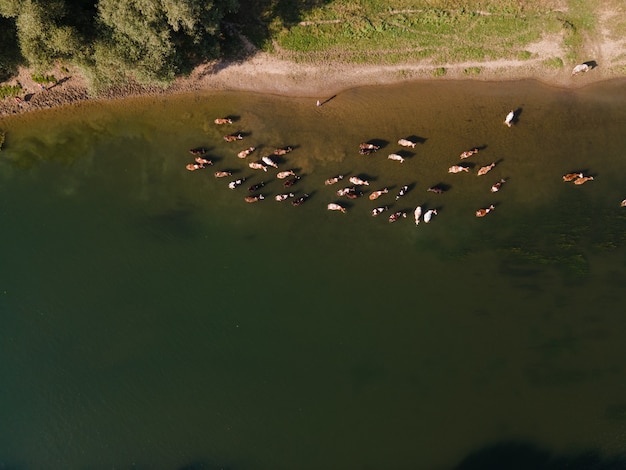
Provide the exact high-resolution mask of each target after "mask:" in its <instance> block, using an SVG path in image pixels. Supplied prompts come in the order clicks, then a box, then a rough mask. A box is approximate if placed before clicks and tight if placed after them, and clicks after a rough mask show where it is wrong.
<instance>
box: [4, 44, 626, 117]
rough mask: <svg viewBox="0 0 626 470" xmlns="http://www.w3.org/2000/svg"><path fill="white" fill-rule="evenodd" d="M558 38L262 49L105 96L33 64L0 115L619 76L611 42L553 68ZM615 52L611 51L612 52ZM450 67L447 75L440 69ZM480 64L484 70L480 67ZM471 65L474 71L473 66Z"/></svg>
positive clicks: (575, 83)
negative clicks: (490, 55) (473, 58)
mask: <svg viewBox="0 0 626 470" xmlns="http://www.w3.org/2000/svg"><path fill="white" fill-rule="evenodd" d="M557 44H558V41H543V42H542V43H538V44H536V45H534V48H535V50H534V52H536V55H537V57H536V58H535V59H533V60H524V61H522V60H495V61H484V62H471V63H469V62H468V63H455V64H443V65H442V64H437V65H432V64H429V63H414V64H400V65H355V64H341V63H320V64H315V65H309V64H298V63H293V62H290V61H287V60H283V59H280V58H278V57H276V56H275V55H271V54H267V53H264V52H257V53H255V54H253V55H251V56H250V57H249V58H248V59H246V60H244V61H240V62H213V63H210V64H204V65H201V66H199V67H197V68H196V69H195V70H194V71H193V73H192V74H191V75H190V76H188V77H184V78H178V79H177V80H176V81H175V82H174V83H173V84H172V85H171V86H170V87H169V88H167V89H160V88H144V87H141V86H139V85H128V86H125V87H121V88H117V89H113V90H110V91H109V92H108V93H107V94H106V95H105V96H100V97H98V98H94V97H92V96H91V95H90V94H89V92H88V89H87V86H86V82H85V80H84V78H83V77H82V76H81V75H80V73H78V71H73V72H72V71H70V73H63V72H62V71H61V70H60V69H58V70H53V71H51V73H52V74H54V75H55V76H56V77H57V78H58V79H59V83H58V84H56V85H54V86H51V87H48V88H46V89H42V88H41V87H40V86H39V85H38V84H36V83H34V82H33V81H32V79H31V78H30V70H28V69H21V70H20V73H19V75H18V76H17V77H15V78H14V79H13V80H11V81H10V82H7V83H9V84H14V83H17V82H19V83H20V84H21V85H22V87H23V88H24V90H25V94H24V95H23V97H22V100H21V101H20V102H18V101H17V100H14V99H5V100H2V101H0V116H2V115H11V114H15V113H22V112H28V111H34V110H38V109H46V108H51V107H55V106H61V105H64V104H71V103H76V102H80V101H84V100H90V99H118V98H124V97H128V96H139V95H169V94H174V93H184V92H190V91H194V90H246V91H257V92H261V93H271V94H280V95H291V96H310V97H311V98H316V99H317V98H319V99H324V98H325V97H328V96H331V95H333V94H335V93H338V92H340V91H342V90H345V89H348V88H353V87H356V86H363V85H382V84H391V83H398V82H402V81H407V80H484V81H501V80H520V79H536V80H539V81H541V82H544V83H546V84H549V85H553V86H557V87H566V88H569V87H582V86H586V85H588V84H591V83H594V82H598V81H602V80H608V79H612V78H617V77H620V76H622V75H620V74H619V73H618V72H617V71H616V70H618V69H617V68H616V67H614V66H612V67H608V66H606V65H605V64H604V63H603V62H602V61H599V60H597V59H599V58H601V57H603V58H605V59H609V57H606V56H607V52H611V51H610V50H609V49H608V48H606V47H605V48H604V49H605V50H604V51H601V52H603V53H600V52H599V53H598V54H596V55H595V57H596V58H597V59H596V58H594V57H589V60H590V61H592V60H593V61H594V62H596V63H597V66H596V67H594V68H593V69H592V70H590V71H589V72H587V73H584V74H579V75H575V76H572V74H571V70H572V68H571V66H564V67H560V68H554V67H549V66H546V65H545V63H544V62H543V61H544V60H545V58H547V57H558V54H559V52H560V51H559V50H558V46H557ZM609 55H612V54H609ZM442 67H443V68H445V75H443V76H435V75H436V73H435V71H436V70H437V69H440V68H442ZM478 70H479V71H478ZM468 71H469V72H468Z"/></svg>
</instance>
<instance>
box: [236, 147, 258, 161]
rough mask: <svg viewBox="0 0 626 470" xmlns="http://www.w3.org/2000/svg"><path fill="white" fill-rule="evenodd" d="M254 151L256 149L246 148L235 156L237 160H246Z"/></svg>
mask: <svg viewBox="0 0 626 470" xmlns="http://www.w3.org/2000/svg"><path fill="white" fill-rule="evenodd" d="M255 150H256V147H248V148H247V149H245V150H242V151H241V152H239V153H238V154H237V156H238V157H239V158H246V157H247V156H248V155H250V154H251V153H252V152H254V151H255Z"/></svg>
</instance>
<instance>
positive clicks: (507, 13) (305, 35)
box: [270, 0, 563, 64]
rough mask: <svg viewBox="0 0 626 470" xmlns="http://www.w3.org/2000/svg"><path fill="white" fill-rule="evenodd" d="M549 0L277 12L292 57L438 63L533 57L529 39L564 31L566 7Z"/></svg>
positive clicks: (350, 0) (347, 5) (277, 36)
mask: <svg viewBox="0 0 626 470" xmlns="http://www.w3.org/2000/svg"><path fill="white" fill-rule="evenodd" d="M544 4H545V2H543V1H541V0H528V1H526V2H524V5H520V4H519V3H518V2H513V1H507V0H504V1H502V2H500V1H495V0H493V1H489V0H488V1H485V2H481V4H480V5H479V6H477V5H476V4H475V3H473V2H461V3H459V2H452V1H449V0H417V1H414V2H411V1H409V0H391V1H390V2H385V3H383V2H378V1H374V0H346V1H344V2H334V3H329V4H326V5H324V6H323V7H320V8H313V9H311V10H309V11H301V16H300V17H299V20H300V21H298V22H296V23H291V24H290V23H288V22H286V21H281V19H279V18H276V17H274V18H273V19H272V24H271V28H270V29H271V30H272V31H273V34H274V40H275V44H276V45H277V46H278V49H277V50H278V51H280V52H281V53H282V54H284V55H286V56H287V57H286V58H288V59H291V60H296V57H298V56H300V61H303V62H315V61H316V60H318V58H319V57H325V56H326V54H328V53H330V54H331V55H335V56H341V57H343V60H344V61H348V62H361V61H362V60H363V58H364V57H365V59H366V62H370V63H390V62H393V61H394V60H396V59H392V58H390V57H388V54H389V53H390V52H391V51H393V52H392V53H393V54H395V55H396V57H402V58H403V59H402V60H411V58H413V59H414V60H421V59H430V60H432V61H433V62H434V63H435V64H437V63H439V64H444V63H447V62H463V61H469V60H472V61H477V60H479V61H482V60H493V59H499V58H510V59H514V58H522V59H526V58H530V57H531V56H532V54H531V53H530V52H529V51H528V50H527V48H526V46H527V45H528V44H530V43H532V42H535V41H538V40H540V39H541V37H542V35H543V34H544V32H546V31H552V32H559V31H562V28H563V26H562V21H560V19H559V17H558V13H557V12H555V11H551V10H549V9H547V8H546V7H545V6H544Z"/></svg>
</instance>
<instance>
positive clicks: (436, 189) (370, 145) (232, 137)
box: [186, 111, 626, 225]
mask: <svg viewBox="0 0 626 470" xmlns="http://www.w3.org/2000/svg"><path fill="white" fill-rule="evenodd" d="M515 118H516V116H515V112H514V111H511V112H510V113H508V114H507V116H506V118H505V120H504V124H505V125H507V126H508V127H511V126H512V124H513V123H514V122H515ZM214 122H215V124H217V125H223V124H232V122H233V121H232V119H231V118H218V119H215V121H214ZM242 139H243V135H242V134H241V133H237V134H229V135H225V136H224V141H225V142H235V141H239V140H242ZM416 144H417V142H414V141H413V140H411V139H410V138H401V139H399V140H398V145H400V146H401V147H409V148H415V146H416ZM380 148H381V146H380V145H377V144H376V143H375V141H371V142H363V143H361V144H360V145H359V153H360V154H361V155H371V154H373V153H375V152H377V151H379V150H380ZM256 150H257V148H256V147H248V148H246V149H244V150H241V151H240V152H239V153H238V154H237V157H239V158H241V159H245V158H247V157H248V156H249V155H251V154H252V153H254V152H255V151H256ZM292 150H293V148H292V147H282V148H276V149H275V150H274V151H273V152H272V154H270V155H266V156H263V157H261V158H260V159H259V160H258V161H251V162H249V163H248V166H249V167H250V168H251V169H253V170H260V171H263V172H267V171H268V169H269V168H274V169H278V168H279V161H280V160H279V159H280V158H282V156H284V155H286V154H288V153H289V152H291V151H292ZM189 152H190V153H191V154H192V155H193V156H194V157H195V159H194V162H193V163H189V164H188V165H187V166H186V168H187V170H189V171H195V170H199V169H203V168H206V167H207V166H211V165H213V162H212V161H211V160H210V159H209V158H207V152H208V149H207V148H205V147H197V148H193V149H191V150H189ZM478 152H479V149H478V148H473V149H470V150H466V151H464V152H462V153H461V154H460V159H461V160H465V159H467V158H469V157H471V156H472V155H474V154H476V153H478ZM388 159H389V160H393V161H398V162H400V163H402V162H404V157H403V156H402V155H400V154H399V153H392V154H390V155H388ZM495 166H496V162H492V163H490V164H489V165H486V166H482V167H480V168H479V169H478V171H477V173H476V174H477V175H478V176H483V175H486V174H487V173H489V172H490V171H491V170H492V169H493V168H495ZM470 168H471V166H469V165H466V164H464V163H460V164H457V165H453V166H451V167H450V168H448V172H449V173H462V172H465V173H469V171H470ZM232 174H233V173H232V172H231V171H229V170H220V171H216V172H215V177H216V178H224V177H228V176H232ZM276 178H278V179H280V180H284V181H283V187H284V188H285V190H286V192H283V193H280V194H277V195H275V196H274V199H275V200H276V201H279V202H282V201H286V200H288V199H291V203H292V204H293V205H294V206H300V205H301V204H303V203H304V202H305V201H306V200H307V199H308V198H309V197H310V196H309V194H307V193H304V194H302V195H299V196H296V194H295V193H293V192H291V191H290V188H291V186H293V185H295V184H296V183H297V182H298V181H299V180H300V179H301V176H299V175H297V174H296V173H295V172H294V171H293V170H283V171H279V172H277V173H276ZM343 178H344V175H336V176H334V177H332V178H328V179H327V180H325V184H326V185H333V184H336V183H338V182H339V181H341V180H342V179H343ZM592 180H593V177H592V176H585V175H584V174H583V173H568V174H566V175H564V176H563V181H567V182H573V183H574V184H576V185H580V184H584V183H586V182H587V181H592ZM245 181H246V178H245V177H242V178H238V179H235V180H233V181H230V182H229V183H228V187H229V188H230V189H236V188H238V187H239V186H241V185H243V183H244V182H245ZM349 181H350V183H351V185H350V186H347V187H344V188H341V189H339V190H338V191H337V196H338V197H345V198H347V199H356V198H359V197H362V196H363V195H364V194H365V187H367V186H369V185H370V183H369V181H366V180H363V179H361V178H359V177H358V176H352V177H350V178H349ZM505 182H506V179H504V178H502V179H500V180H499V181H497V182H495V183H494V184H493V185H492V186H491V188H490V191H491V192H493V193H495V192H497V191H499V190H500V188H501V187H502V185H503V184H504V183H505ZM264 186H265V182H264V181H262V182H260V183H257V184H254V185H252V186H250V187H249V188H248V190H249V192H250V193H252V194H250V195H248V196H246V197H244V200H245V201H246V202H248V203H254V202H258V201H261V200H264V199H265V195H264V194H263V193H260V192H259V191H260V190H261V189H262V188H263V187H264ZM427 190H428V191H430V192H433V193H437V194H440V193H443V192H445V191H446V190H447V186H445V185H436V186H432V187H430V188H428V189H427ZM408 191H409V186H408V185H405V186H402V188H401V189H400V191H399V192H398V193H397V194H396V200H398V199H399V198H401V197H402V196H404V195H405V194H406V193H407V192H408ZM388 192H389V188H387V187H384V188H381V189H378V190H375V191H372V192H371V193H370V194H369V199H370V200H372V201H373V200H376V199H378V198H379V197H381V196H382V195H384V194H387V193H388ZM621 204H622V206H626V199H625V200H624V201H622V203H621ZM327 208H328V210H331V211H339V212H342V213H346V212H347V207H346V205H345V204H342V203H340V202H331V203H329V204H328V205H327ZM388 209H389V206H387V205H383V206H379V207H376V208H374V209H372V211H371V214H372V216H378V215H380V214H382V213H383V212H385V211H387V210H388ZM494 209H495V206H494V205H493V204H491V205H489V206H488V207H484V208H480V209H478V210H476V212H475V215H476V217H484V216H486V215H487V214H489V213H490V212H491V211H493V210H494ZM407 213H408V211H406V210H401V211H395V212H393V213H392V214H391V215H390V216H389V218H388V220H389V222H395V221H397V220H398V219H400V218H401V217H407ZM435 215H437V209H429V210H426V211H423V208H422V207H421V206H417V207H416V208H415V210H413V218H414V220H415V224H416V225H419V223H420V221H421V220H423V221H424V222H425V223H429V222H430V221H431V220H432V218H433V217H434V216H435Z"/></svg>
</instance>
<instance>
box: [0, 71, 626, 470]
mask: <svg viewBox="0 0 626 470" xmlns="http://www.w3.org/2000/svg"><path fill="white" fill-rule="evenodd" d="M320 98H321V99H326V98H329V97H320ZM511 109H515V110H516V111H517V115H518V120H517V122H516V124H515V125H514V126H513V127H511V128H507V127H506V126H504V125H503V119H504V116H505V115H506V114H507V113H508V112H509V111H510V110H511ZM222 116H232V117H233V118H234V120H235V122H234V123H233V124H231V125H228V126H225V127H220V126H216V125H215V124H214V123H213V119H214V118H215V117H222ZM0 127H1V128H2V129H4V130H5V131H6V132H7V139H6V142H5V148H4V150H3V151H2V152H1V153H0V221H1V222H0V226H1V229H0V264H1V266H2V268H1V269H0V322H1V323H0V324H1V328H0V376H1V377H2V381H1V385H0V416H2V424H0V468H4V469H20V470H22V469H24V470H30V469H57V468H58V469H110V468H115V469H128V468H133V469H183V468H184V469H201V468H202V469H217V468H227V469H231V470H237V469H250V470H255V469H269V468H272V469H311V470H313V469H320V468H346V469H374V468H390V469H400V468H422V469H441V470H443V469H470V468H471V469H474V468H476V469H478V468H481V469H491V468H493V469H495V468H513V466H512V462H517V463H519V462H522V463H527V464H528V465H526V467H519V468H548V467H547V466H545V465H548V464H549V465H553V464H555V462H556V466H554V467H550V468H559V465H560V464H563V466H564V465H565V464H567V465H570V467H568V468H587V467H586V466H585V465H586V463H589V462H591V463H593V464H596V465H603V464H607V465H609V464H614V463H616V464H618V465H620V464H624V461H622V460H620V457H619V456H620V455H622V454H623V453H624V452H626V369H625V366H626V341H624V340H623V334H624V331H625V330H626V314H625V313H624V311H625V310H624V305H625V304H626V289H624V288H623V285H624V282H625V281H626V271H625V264H626V252H625V242H626V208H622V207H620V201H621V200H622V199H624V198H625V197H626V184H625V183H626V176H625V175H626V158H625V157H626V132H624V131H625V129H626V82H624V81H612V82H606V83H603V84H599V85H594V86H592V87H587V88H584V89H580V90H561V89H552V88H549V87H546V86H543V85H540V84H538V83H535V82H509V83H498V84H494V83H470V82H468V83H452V82H448V83H422V82H416V83H410V84H403V85H395V86H387V87H363V88H357V89H353V90H348V91H345V92H342V93H340V94H338V95H337V96H335V97H333V98H332V99H330V100H329V101H327V102H326V103H324V104H323V105H322V106H319V107H318V106H316V105H315V100H311V99H300V98H286V97H280V96H269V95H259V94H252V93H240V92H237V93H213V92H203V93H197V94H193V95H182V96H176V97H168V98H142V99H129V100H125V101H123V102H108V103H99V102H98V103H90V104H82V105H80V106H75V107H66V108H61V109H56V110H50V111H42V112H37V113H33V114H29V115H22V116H15V117H11V118H4V119H3V121H2V122H0ZM231 132H242V133H243V134H244V139H243V140H242V141H240V142H234V143H226V142H224V141H223V139H222V136H223V135H224V134H225V133H231ZM404 137H410V138H412V139H414V140H416V141H417V142H418V144H417V145H416V147H415V148H414V149H408V151H406V150H405V153H404V154H403V155H404V156H405V157H406V160H405V161H404V163H399V162H396V161H391V160H388V159H387V158H386V156H387V155H388V154H390V153H397V152H398V151H399V150H401V149H400V147H399V146H398V145H397V144H396V142H397V140H398V139H399V138H404ZM371 139H375V140H376V141H377V142H379V143H381V144H382V145H383V148H382V149H381V150H380V151H379V152H377V153H375V154H373V155H370V156H361V155H359V153H358V146H359V143H360V142H364V141H368V140H371ZM287 145H289V146H292V147H293V148H294V150H293V152H291V153H289V154H287V155H285V156H284V157H282V158H281V160H280V167H281V168H282V169H290V168H294V169H296V170H297V172H298V174H300V175H302V179H301V180H300V181H299V182H298V183H297V184H296V185H294V186H293V187H292V188H291V189H292V191H294V192H295V193H296V194H297V195H301V194H304V193H308V194H309V195H310V196H311V197H310V198H309V200H307V201H306V203H304V204H303V205H302V206H300V207H294V206H293V205H292V204H290V202H289V201H286V202H282V203H279V202H276V201H274V200H273V196H274V195H275V194H278V193H279V192H284V191H285V189H284V188H283V186H282V185H281V182H280V180H277V179H276V178H275V173H276V170H273V169H270V171H268V172H267V173H263V172H262V171H259V170H252V169H250V168H248V167H247V165H246V163H247V162H248V161H253V160H256V159H258V158H259V157H260V156H262V155H267V154H268V153H271V151H272V150H273V149H274V148H276V147H283V146H287ZM198 146H205V147H207V148H208V149H209V155H210V158H212V159H213V161H214V166H213V167H211V168H208V169H203V170H199V171H195V172H189V171H186V170H185V165H186V164H187V163H190V162H191V161H192V160H193V157H192V156H191V155H190V154H189V153H188V149H190V148H192V147H198ZM248 146H257V147H258V148H259V150H257V152H256V153H254V154H252V155H251V156H249V157H248V158H247V160H241V159H238V158H237V157H236V154H237V152H238V151H240V150H242V149H244V148H246V147H248ZM473 147H479V148H480V151H479V153H478V154H476V155H473V156H472V157H470V158H469V159H468V160H466V162H467V163H468V164H471V165H473V166H472V168H471V170H470V171H469V172H468V173H461V174H450V173H448V171H447V169H448V167H449V166H451V165H454V164H457V163H459V162H460V160H459V154H460V153H461V152H462V151H464V150H468V149H470V148H473ZM491 162H496V163H497V165H496V167H495V168H494V169H493V170H492V171H491V172H490V173H489V174H487V175H485V176H480V177H478V176H476V172H477V169H478V168H479V167H480V166H483V165H487V164H489V163H491ZM224 169H229V170H231V171H233V172H234V174H233V177H232V178H230V179H228V178H226V179H218V178H215V177H214V176H213V173H214V171H216V170H224ZM573 171H584V172H585V173H586V174H590V175H593V176H594V180H593V181H590V182H588V183H586V184H584V185H579V186H577V185H573V184H572V183H564V182H563V181H562V178H561V176H562V175H563V174H565V173H568V172H573ZM339 173H342V174H345V175H346V179H347V176H353V175H360V176H361V177H363V178H367V179H369V181H370V182H371V185H370V187H369V189H370V190H371V189H380V188H382V187H389V188H390V192H389V194H386V195H384V196H382V197H381V198H380V199H379V200H378V201H370V200H369V199H368V198H367V197H363V198H359V199H356V200H347V199H343V200H342V198H339V197H337V195H336V194H335V191H336V190H337V189H338V188H339V187H344V186H346V184H341V183H343V182H345V180H344V181H342V182H341V183H339V184H338V185H335V186H325V185H324V180H325V179H326V178H329V177H331V176H334V175H336V174H339ZM235 177H247V178H248V179H247V181H246V182H245V183H244V185H243V186H241V187H240V188H237V189H235V190H231V189H228V187H227V183H228V181H230V180H231V179H234V178H235ZM501 178H505V179H506V183H505V184H504V185H503V186H502V188H501V190H500V191H499V192H497V193H491V192H490V191H489V188H490V186H491V185H492V184H493V183H495V182H497V181H498V180H500V179H501ZM260 181H265V183H266V185H265V187H264V188H263V189H262V191H263V193H264V194H265V195H266V196H267V197H266V199H265V200H263V201H260V202H258V203H256V204H246V203H245V202H244V201H243V198H244V196H246V195H247V194H249V192H248V186H250V185H251V184H255V183H259V182H260ZM437 183H440V184H443V185H446V186H445V187H446V188H447V189H448V191H446V192H445V193H444V194H434V193H432V192H427V191H426V189H427V188H428V187H430V186H432V185H434V184H437ZM405 184H406V185H409V186H410V191H409V192H408V194H406V196H404V197H403V198H401V199H399V200H397V201H396V199H395V194H396V193H397V192H398V190H399V189H400V187H401V186H403V185H405ZM365 189H368V188H365ZM329 202H343V203H344V205H346V206H347V207H348V211H347V213H346V214H342V213H339V212H331V211H328V210H326V204H327V203H329ZM492 203H493V204H494V205H495V206H496V208H495V210H494V211H493V212H492V213H490V214H488V215H487V216H486V217H484V218H477V217H475V216H474V212H475V211H476V210H477V209H479V208H483V207H488V206H489V205H490V204H492ZM376 205H388V206H389V207H390V211H396V210H407V211H410V213H409V217H407V218H406V219H402V218H401V219H400V220H399V221H398V222H396V223H393V224H391V223H389V222H388V221H387V216H388V214H389V212H387V213H385V214H383V215H381V216H379V217H372V216H371V215H370V211H371V209H372V208H373V207H375V206H376ZM417 205H422V206H423V207H424V208H425V209H428V208H436V209H437V210H438V215H437V216H436V217H434V218H433V220H432V222H431V223H430V224H424V223H423V222H422V223H421V224H420V225H419V226H416V225H415V223H414V222H413V220H412V211H413V209H414V208H415V207H416V206H417ZM541 465H544V466H543V467H542V466H541ZM576 465H578V466H576ZM596 468H608V467H601V466H598V467H596ZM612 468H617V467H612Z"/></svg>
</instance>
